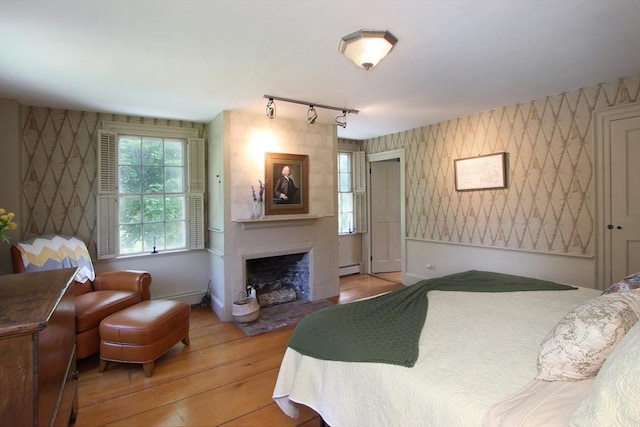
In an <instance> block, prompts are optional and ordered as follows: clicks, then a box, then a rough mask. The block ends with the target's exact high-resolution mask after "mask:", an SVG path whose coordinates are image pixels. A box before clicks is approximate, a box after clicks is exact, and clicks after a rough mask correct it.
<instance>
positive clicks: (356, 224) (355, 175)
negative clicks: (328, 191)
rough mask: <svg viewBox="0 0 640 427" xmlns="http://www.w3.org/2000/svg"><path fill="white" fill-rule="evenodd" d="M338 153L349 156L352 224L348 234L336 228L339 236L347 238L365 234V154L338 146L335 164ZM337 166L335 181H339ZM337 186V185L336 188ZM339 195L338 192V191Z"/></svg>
mask: <svg viewBox="0 0 640 427" xmlns="http://www.w3.org/2000/svg"><path fill="white" fill-rule="evenodd" d="M340 153H347V154H349V155H350V156H351V194H352V197H353V218H352V219H353V224H352V231H351V232H349V233H341V232H340V229H339V228H338V235H339V236H347V235H350V234H354V233H366V232H367V221H366V209H367V207H366V190H367V186H366V163H365V152H364V151H359V150H358V149H357V148H355V147H353V148H352V147H345V146H340V145H339V146H338V150H337V155H336V162H338V156H339V155H340ZM339 173H340V172H339V165H336V181H338V180H339ZM338 186H339V183H338V185H337V186H336V187H338ZM338 194H340V191H338ZM336 210H337V215H338V218H339V217H340V213H341V212H340V200H339V196H338V202H337V208H336ZM338 222H339V219H338ZM338 227H339V225H338Z"/></svg>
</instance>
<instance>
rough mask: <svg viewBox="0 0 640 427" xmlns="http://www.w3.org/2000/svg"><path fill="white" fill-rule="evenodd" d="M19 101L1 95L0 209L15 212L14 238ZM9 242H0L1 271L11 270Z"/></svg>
mask: <svg viewBox="0 0 640 427" xmlns="http://www.w3.org/2000/svg"><path fill="white" fill-rule="evenodd" d="M19 130H20V104H19V103H18V101H15V100H12V99H5V98H0V153H1V154H0V171H1V172H0V208H3V209H5V210H7V211H8V212H13V213H15V214H16V219H15V222H16V223H18V228H17V229H16V230H14V231H11V232H9V237H10V238H11V240H15V239H18V238H19V237H20V229H21V227H22V224H21V222H22V221H21V219H20V218H22V215H21V212H20V205H21V192H22V180H21V179H20V144H19V143H18V141H19V138H20V131H19ZM11 271H12V268H11V259H10V257H9V245H8V244H6V243H4V242H0V274H7V273H11Z"/></svg>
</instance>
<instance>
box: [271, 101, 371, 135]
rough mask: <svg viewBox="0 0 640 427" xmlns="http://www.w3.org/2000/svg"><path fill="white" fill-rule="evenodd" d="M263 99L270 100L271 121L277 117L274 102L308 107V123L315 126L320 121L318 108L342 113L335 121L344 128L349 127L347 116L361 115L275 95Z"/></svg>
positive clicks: (343, 109)
mask: <svg viewBox="0 0 640 427" xmlns="http://www.w3.org/2000/svg"><path fill="white" fill-rule="evenodd" d="M263 98H266V99H268V100H269V101H268V102H267V117H268V118H270V119H273V118H275V117H276V105H275V103H274V100H276V101H282V102H290V103H293V104H301V105H308V106H309V109H308V110H307V122H308V123H309V124H314V123H315V122H316V120H317V119H318V113H317V112H316V108H324V109H325V110H336V111H342V115H341V116H338V117H336V121H335V123H336V125H337V126H340V127H342V128H346V127H347V114H358V113H359V111H358V110H354V109H353V108H344V107H333V106H331V105H322V104H317V103H315V102H307V101H299V100H297V99H291V98H281V97H279V96H273V95H263Z"/></svg>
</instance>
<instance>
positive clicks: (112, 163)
mask: <svg viewBox="0 0 640 427" xmlns="http://www.w3.org/2000/svg"><path fill="white" fill-rule="evenodd" d="M117 149H118V145H117V135H116V133H115V132H111V131H105V130H98V198H97V222H98V224H97V226H98V232H97V236H96V237H97V252H98V253H97V255H98V259H106V258H113V257H115V256H116V254H117V251H118V249H117V242H116V238H117V235H118V233H117V230H116V227H117V221H116V220H117V218H118V217H117V215H118V184H117V173H116V170H117V159H118V151H117Z"/></svg>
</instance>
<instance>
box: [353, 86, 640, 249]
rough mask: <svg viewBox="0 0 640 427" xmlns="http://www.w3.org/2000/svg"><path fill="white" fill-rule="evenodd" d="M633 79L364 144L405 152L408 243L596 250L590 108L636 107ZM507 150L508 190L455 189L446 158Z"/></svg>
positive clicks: (638, 90)
mask: <svg viewBox="0 0 640 427" xmlns="http://www.w3.org/2000/svg"><path fill="white" fill-rule="evenodd" d="M639 94H640V74H638V75H635V76H632V77H629V78H624V79H619V80H615V81H612V82H608V83H603V84H599V85H596V86H591V87H587V88H583V89H579V90H575V91H570V92H564V93H561V94H558V95H553V96H548V97H546V98H542V99H537V100H533V101H530V102H523V103H518V104H515V105H510V106H506V107H503V108H498V109H494V110H490V111H485V112H481V113H477V114H473V115H470V116H466V117H460V118H456V119H452V120H449V121H446V122H442V123H437V124H433V125H429V126H424V127H421V128H416V129H412V130H408V131H404V132H400V133H396V134H392V135H386V136H381V137H378V138H373V139H369V140H367V141H365V144H364V147H365V150H366V151H367V153H377V152H383V151H389V150H395V149H400V148H404V149H405V156H406V157H405V158H406V184H405V185H406V197H407V202H406V234H407V237H408V238H413V239H422V240H433V241H442V242H455V243H466V244H474V245H482V246H493V247H500V248H510V249H522V250H531V251H538V252H548V253H560V254H571V255H586V256H593V255H594V254H595V229H594V221H595V178H594V168H595V158H594V152H595V145H594V131H593V119H592V113H593V111H594V110H598V109H603V108H607V107H612V106H616V105H620V104H626V103H631V102H636V101H639V100H640V98H639ZM502 151H505V152H507V153H508V188H507V189H501V190H485V191H468V192H457V191H455V187H454V172H453V161H454V159H457V158H464V157H471V156H477V155H482V154H490V153H496V152H502Z"/></svg>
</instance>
